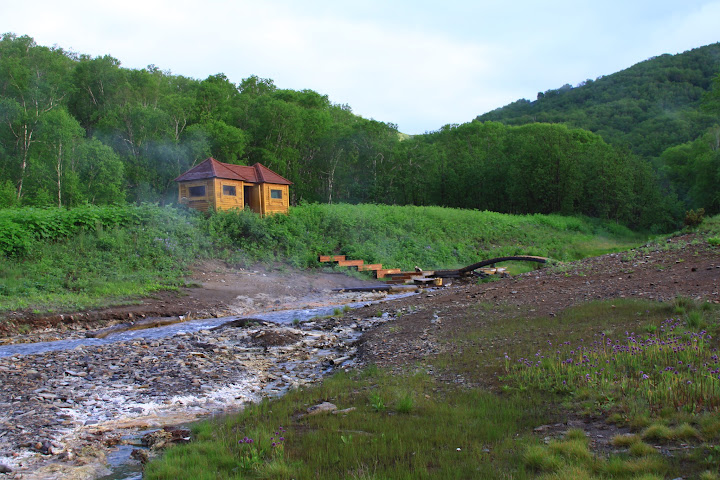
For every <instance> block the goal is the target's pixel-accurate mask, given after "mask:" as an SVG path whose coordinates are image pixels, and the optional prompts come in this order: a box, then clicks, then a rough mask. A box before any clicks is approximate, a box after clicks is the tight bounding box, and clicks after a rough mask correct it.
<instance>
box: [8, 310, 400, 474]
mask: <svg viewBox="0 0 720 480" xmlns="http://www.w3.org/2000/svg"><path fill="white" fill-rule="evenodd" d="M363 310H365V311H364V312H363ZM377 311H378V307H377V306H365V307H364V308H360V309H358V310H356V312H357V315H354V314H351V315H345V316H344V317H343V318H339V317H324V318H315V319H311V320H301V321H295V322H294V323H292V324H290V325H282V324H277V323H272V322H268V321H265V320H260V319H247V318H246V319H236V320H231V321H228V322H226V323H224V324H222V325H220V326H218V327H215V328H212V329H206V330H200V331H195V332H186V331H182V329H180V330H179V331H176V332H175V333H174V334H173V335H172V336H170V337H166V338H159V339H158V338H149V339H145V338H142V336H140V337H137V338H133V339H132V340H126V341H120V342H117V343H107V344H103V345H89V346H87V345H86V346H78V347H75V348H73V349H69V350H60V351H52V352H45V353H39V354H26V355H14V356H5V357H2V358H0V385H2V389H0V472H3V470H4V472H3V473H5V474H6V478H24V479H45V478H47V479H50V478H98V477H101V476H103V475H105V474H107V473H108V472H107V469H106V468H105V465H106V460H105V453H106V452H107V449H108V448H109V447H112V446H114V445H116V444H117V443H118V442H120V441H121V438H122V437H123V436H127V434H128V433H132V432H133V431H135V432H137V431H140V430H147V429H148V428H160V427H163V426H165V425H177V424H181V423H186V422H189V421H192V420H196V419H199V418H202V417H205V416H208V415H214V414H222V413H226V412H230V411H237V410H238V409H240V408H242V406H243V405H244V404H245V403H247V402H254V401H258V400H259V399H261V398H262V397H265V396H277V395H280V394H282V393H283V392H284V391H286V390H287V389H290V388H295V387H299V386H301V385H305V384H309V383H313V382H315V381H317V380H319V379H320V378H322V377H323V375H325V374H327V373H328V372H329V371H331V370H332V369H334V368H339V367H342V366H350V365H352V364H353V362H354V360H353V356H354V354H355V352H356V350H357V349H356V346H355V343H356V341H357V340H358V339H359V337H360V335H361V333H362V332H363V331H364V330H367V329H369V328H371V327H372V326H373V325H375V324H377V323H381V322H385V321H387V320H388V319H389V318H390V317H389V316H388V314H383V315H382V316H377V315H376V312H377ZM0 478H1V477H0Z"/></svg>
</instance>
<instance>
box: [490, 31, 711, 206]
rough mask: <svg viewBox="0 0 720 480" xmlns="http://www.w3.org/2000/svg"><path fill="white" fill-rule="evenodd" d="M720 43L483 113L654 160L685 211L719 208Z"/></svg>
mask: <svg viewBox="0 0 720 480" xmlns="http://www.w3.org/2000/svg"><path fill="white" fill-rule="evenodd" d="M718 72H720V43H715V44H712V45H707V46H705V47H701V48H696V49H693V50H690V51H688V52H685V53H682V54H678V55H667V54H666V55H661V56H659V57H655V58H651V59H648V60H646V61H644V62H641V63H638V64H637V65H634V66H632V67H630V68H628V69H626V70H623V71H621V72H618V73H614V74H612V75H607V76H603V77H600V78H598V79H596V80H590V79H588V80H586V81H584V82H582V83H581V84H580V85H578V86H576V87H572V86H570V85H564V86H562V87H560V88H558V89H556V90H548V91H546V92H540V93H538V96H537V100H535V101H532V102H531V101H529V100H525V99H522V100H518V101H516V102H514V103H512V104H510V105H507V106H505V107H502V108H499V109H497V110H493V111H492V112H488V113H486V114H484V115H480V116H478V117H477V120H478V121H482V122H484V121H499V122H502V123H503V124H506V125H525V124H528V123H534V122H548V123H563V124H565V125H568V126H571V127H575V128H583V129H586V130H590V131H592V132H595V133H597V134H598V135H600V136H601V137H603V138H604V139H605V140H606V141H607V142H608V143H610V144H612V145H614V146H616V147H619V148H621V149H626V150H629V151H632V152H634V153H635V154H636V155H639V156H641V157H643V158H645V159H646V160H648V161H651V162H652V163H653V164H654V166H655V169H656V171H657V172H658V173H659V174H660V180H661V182H662V184H663V185H664V186H665V187H666V188H668V190H669V191H672V192H673V193H675V194H677V195H678V198H679V200H680V201H681V204H682V205H683V206H685V208H704V209H705V210H706V211H708V212H713V213H717V212H720V188H719V187H718V185H720V127H718V123H719V121H720V76H718Z"/></svg>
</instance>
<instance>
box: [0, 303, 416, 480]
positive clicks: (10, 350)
mask: <svg viewBox="0 0 720 480" xmlns="http://www.w3.org/2000/svg"><path fill="white" fill-rule="evenodd" d="M415 294H416V292H409V293H401V294H396V295H389V296H387V297H385V298H384V299H382V300H375V301H366V302H357V303H351V304H349V305H348V306H349V307H350V308H360V307H364V306H367V305H372V304H377V303H381V302H385V301H387V300H391V299H397V298H402V297H407V296H411V295H415ZM338 308H342V307H338V306H337V305H332V306H326V307H317V308H306V309H295V310H282V311H271V312H259V313H254V314H253V315H250V316H244V317H240V316H229V317H222V318H209V319H198V320H189V321H186V322H181V323H176V324H172V325H166V326H160V327H155V328H148V329H144V330H130V331H124V332H117V333H112V334H110V335H108V336H107V337H105V338H78V339H69V340H57V341H52V342H38V343H23V344H14V345H4V346H0V357H17V356H23V355H32V354H39V353H45V352H53V351H61V350H70V349H74V348H77V347H80V346H93V345H108V344H112V343H116V342H123V341H128V340H134V339H140V338H142V339H144V340H151V339H161V338H167V337H171V336H174V335H177V334H182V333H193V332H199V331H201V330H209V329H211V328H214V327H218V326H220V325H222V324H224V323H226V322H229V321H233V320H237V319H240V318H253V319H259V320H264V321H268V322H273V323H277V324H285V325H290V324H294V323H297V322H304V321H307V320H310V319H312V318H315V317H321V316H327V315H332V314H334V313H335V312H336V310H337V309H338ZM356 335H357V336H359V335H361V333H360V332H357V334H356ZM331 370H332V368H330V369H329V371H331ZM144 433H146V432H138V433H135V434H133V435H132V436H131V437H128V439H130V440H133V442H130V443H137V440H138V439H139V438H140V437H141V436H142V435H143V434H144ZM135 448H137V447H136V446H133V445H119V446H118V447H116V448H113V449H112V450H111V451H110V452H109V453H108V456H107V462H108V467H109V468H110V470H111V472H112V473H111V474H109V475H107V476H104V477H101V478H100V479H98V480H141V479H142V466H141V465H140V464H139V463H138V462H136V461H133V460H131V458H130V453H131V452H132V450H133V449H135Z"/></svg>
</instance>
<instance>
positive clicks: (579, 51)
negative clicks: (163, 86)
mask: <svg viewBox="0 0 720 480" xmlns="http://www.w3.org/2000/svg"><path fill="white" fill-rule="evenodd" d="M719 26H720V0H652V1H649V0H648V1H646V0H637V1H636V0H622V1H619V0H605V1H602V2H600V1H597V0H593V1H584V0H567V1H565V0H557V1H556V0H547V1H545V2H532V1H528V0H516V1H508V0H505V1H501V0H478V1H474V2H472V1H454V0H446V1H443V2H439V1H435V2H428V1H424V0H413V1H407V0H402V1H393V0H383V1H380V0H364V1H354V2H348V1H344V0H334V1H333V0H330V1H328V0H311V1H292V0H266V1H263V0H254V1H250V0H233V1H231V0H226V1H221V0H203V1H198V0H192V1H189V0H142V1H141V0H122V1H117V2H105V1H102V0H92V1H88V0H65V1H58V0H52V1H51V0H33V1H25V2H19V1H16V2H10V1H5V2H2V4H1V5H0V33H6V32H12V33H15V34H17V35H29V36H31V37H33V38H34V39H35V41H36V42H37V43H38V44H40V45H46V46H53V45H57V46H59V47H62V48H63V49H65V50H71V51H74V52H77V53H84V54H89V55H91V56H93V57H94V56H102V55H106V54H108V55H111V56H113V57H115V58H117V59H118V60H120V62H121V64H122V66H123V67H126V68H143V67H146V66H148V65H150V64H154V65H156V66H157V67H159V68H160V69H161V70H169V71H171V72H172V73H173V74H177V75H184V76H187V77H192V78H197V79H204V78H207V77H208V76H210V75H214V74H217V73H224V74H225V75H227V77H228V78H229V79H230V81H232V82H233V83H236V84H237V83H240V81H241V80H242V79H243V78H247V77H249V76H250V75H257V76H258V77H261V78H271V79H273V80H274V82H275V85H277V86H278V87H279V88H290V89H294V90H302V89H311V90H315V91H317V92H319V93H321V94H323V95H327V96H328V97H329V99H330V101H331V102H333V103H338V104H348V105H350V107H352V110H353V112H354V113H356V114H358V115H361V116H363V117H365V118H374V119H375V120H379V121H383V122H391V123H395V124H397V125H398V127H399V129H400V131H401V132H404V133H408V134H420V133H424V132H427V131H434V130H437V129H439V128H440V127H442V126H443V125H446V124H449V123H465V122H468V121H470V120H472V119H473V118H475V116H477V115H479V114H482V113H485V112H488V111H490V110H493V109H495V108H498V107H502V106H503V105H506V104H508V103H510V102H513V101H515V100H518V99H520V98H527V99H530V100H534V99H535V98H536V96H537V93H538V92H539V91H545V90H548V89H551V88H558V87H560V86H562V85H563V84H566V83H569V84H571V85H577V84H578V83H580V82H582V81H583V80H585V79H588V78H592V79H594V78H596V77H598V76H600V75H609V74H611V73H614V72H617V71H619V70H623V69H625V68H628V67H630V66H632V65H633V64H635V63H638V62H640V61H643V60H645V59H647V58H649V57H652V56H657V55H661V54H663V53H670V54H675V53H681V52H684V51H686V50H690V49H692V48H696V47H700V46H703V45H708V44H710V43H715V42H718V41H720V27H719Z"/></svg>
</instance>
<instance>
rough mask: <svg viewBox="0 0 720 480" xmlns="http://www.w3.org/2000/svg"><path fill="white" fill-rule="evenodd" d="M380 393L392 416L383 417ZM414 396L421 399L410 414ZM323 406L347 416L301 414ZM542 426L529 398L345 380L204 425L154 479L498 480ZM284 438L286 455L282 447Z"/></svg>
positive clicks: (407, 381) (156, 469)
mask: <svg viewBox="0 0 720 480" xmlns="http://www.w3.org/2000/svg"><path fill="white" fill-rule="evenodd" d="M370 394H373V395H375V396H376V397H379V398H382V399H384V404H385V406H386V408H383V409H378V408H376V406H374V405H373V401H371V396H372V395H370ZM409 394H412V395H413V396H414V398H415V400H414V401H413V404H412V408H411V410H410V411H407V410H406V407H407V403H405V401H404V400H403V399H404V398H406V397H407V395H409ZM321 401H331V402H333V403H335V404H336V405H337V406H338V408H340V409H342V410H344V412H343V413H342V414H337V415H335V414H326V415H318V416H301V415H300V413H302V412H303V411H304V410H305V408H307V406H309V405H314V404H316V403H319V402H321ZM375 402H377V400H375ZM300 406H305V407H303V408H302V409H301V410H300V411H298V407H300ZM542 420H543V418H542V416H541V413H540V410H539V409H537V408H535V407H533V406H531V405H529V404H528V403H527V401H526V399H524V398H522V397H521V396H513V397H507V398H498V397H496V396H494V395H492V394H490V393H487V392H482V391H465V390H462V389H459V388H450V389H447V388H446V387H444V386H442V385H441V384H438V383H437V382H436V381H434V380H433V379H432V378H430V377H429V376H427V375H424V374H416V375H409V376H405V377H401V378H396V377H394V376H392V375H391V374H390V373H389V372H386V371H384V370H380V369H369V370H365V371H361V372H353V373H350V374H348V373H338V374H336V375H335V376H333V377H331V378H329V379H327V380H326V381H325V382H324V383H323V384H322V386H320V387H317V388H313V389H306V390H302V391H295V392H291V393H289V394H288V395H286V396H285V397H283V398H280V399H277V400H273V401H266V402H263V403H261V404H259V405H255V406H252V407H250V408H248V410H246V411H245V412H243V413H242V414H240V415H238V416H236V417H229V418H227V419H221V420H220V421H212V422H205V423H201V424H199V425H197V426H196V427H195V439H194V441H193V442H192V443H191V444H190V445H188V446H186V447H185V448H177V449H172V450H170V451H168V452H167V454H166V455H165V456H164V457H163V458H162V459H160V460H158V461H157V462H153V463H151V464H150V465H149V466H148V468H147V469H146V471H145V478H147V479H191V478H192V479H196V478H215V479H226V478H227V479H229V478H233V479H234V478H287V479H290V478H298V479H299V478H317V479H338V478H378V479H380V478H392V479H422V478H444V479H465V478H496V477H495V475H496V473H497V471H498V469H501V470H503V471H511V472H512V471H517V469H518V467H519V466H520V462H518V460H519V453H518V452H517V451H516V450H515V448H517V446H518V445H524V444H525V442H527V441H528V440H527V439H526V438H517V437H516V432H518V431H522V430H526V429H528V428H529V427H530V426H531V425H534V424H537V422H539V421H542ZM280 426H282V427H283V430H284V431H280V430H279V427H280ZM278 433H280V434H281V435H282V437H283V438H284V440H283V444H282V450H281V451H279V450H278V449H277V447H273V446H272V443H273V441H277V439H278ZM246 437H247V438H251V439H253V443H252V444H250V445H248V443H247V441H246ZM271 437H274V440H271ZM258 444H259V447H255V445H258ZM491 452H492V453H491ZM204 455H207V457H208V458H210V461H208V460H207V459H206V458H203V456H204ZM218 457H222V458H218ZM248 458H251V459H253V460H252V461H250V462H248V461H247V460H248ZM208 470H209V471H211V472H212V476H208V473H207V472H208ZM523 476H524V475H521V477H520V478H522V477H523Z"/></svg>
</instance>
